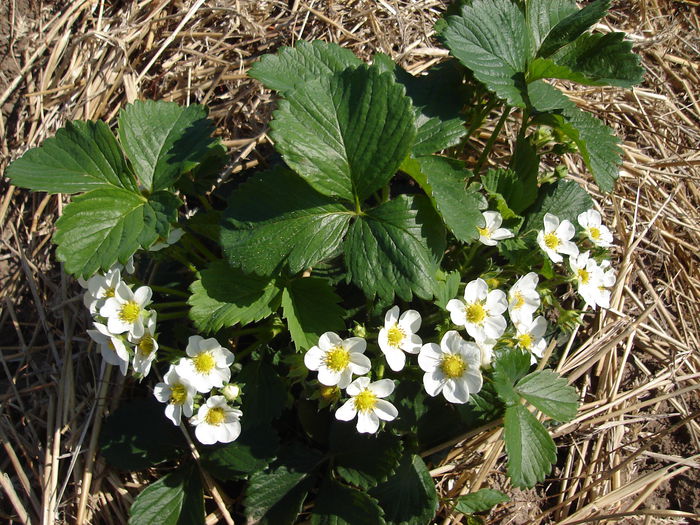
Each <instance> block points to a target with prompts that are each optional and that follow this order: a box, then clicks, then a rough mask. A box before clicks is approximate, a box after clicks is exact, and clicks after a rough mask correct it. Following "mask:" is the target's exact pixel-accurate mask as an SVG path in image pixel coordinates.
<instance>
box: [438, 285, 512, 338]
mask: <svg viewBox="0 0 700 525" xmlns="http://www.w3.org/2000/svg"><path fill="white" fill-rule="evenodd" d="M507 309H508V301H507V299H506V294H505V292H503V291H502V290H491V291H489V287H488V285H487V284H486V281H484V280H483V279H476V280H474V281H471V282H470V283H468V284H467V286H466V287H465V289H464V300H461V299H451V300H450V301H449V302H448V303H447V311H448V312H450V318H451V319H452V322H453V323H454V324H456V325H459V326H464V327H465V328H466V330H467V333H468V334H469V335H470V336H472V337H473V338H474V339H477V340H484V339H498V338H499V337H501V335H503V332H504V331H505V329H506V319H505V317H503V315H502V314H503V312H505V311H506V310H507Z"/></svg>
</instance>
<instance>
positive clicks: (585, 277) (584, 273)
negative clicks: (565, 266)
mask: <svg viewBox="0 0 700 525" xmlns="http://www.w3.org/2000/svg"><path fill="white" fill-rule="evenodd" d="M576 275H577V277H578V280H579V281H580V282H581V284H588V281H589V280H590V278H591V274H590V273H589V272H588V270H586V269H585V268H579V270H578V271H577V272H576Z"/></svg>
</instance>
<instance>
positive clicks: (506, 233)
mask: <svg viewBox="0 0 700 525" xmlns="http://www.w3.org/2000/svg"><path fill="white" fill-rule="evenodd" d="M513 237H514V235H513V232H512V231H510V230H508V229H506V228H498V229H497V230H496V231H495V232H493V233H492V234H491V238H492V239H494V240H496V241H502V240H504V239H511V238H513Z"/></svg>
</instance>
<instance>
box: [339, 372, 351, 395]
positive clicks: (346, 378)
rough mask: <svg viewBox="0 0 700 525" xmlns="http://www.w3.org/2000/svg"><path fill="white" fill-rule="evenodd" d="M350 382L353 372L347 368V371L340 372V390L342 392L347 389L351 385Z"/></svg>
mask: <svg viewBox="0 0 700 525" xmlns="http://www.w3.org/2000/svg"><path fill="white" fill-rule="evenodd" d="M350 381H352V370H350V368H346V369H345V370H343V371H342V372H340V378H339V379H338V388H340V389H341V390H342V389H344V388H347V387H348V385H349V384H350Z"/></svg>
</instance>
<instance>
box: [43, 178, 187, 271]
mask: <svg viewBox="0 0 700 525" xmlns="http://www.w3.org/2000/svg"><path fill="white" fill-rule="evenodd" d="M179 205H180V200H179V199H178V198H177V197H175V196H174V195H173V194H171V193H167V192H159V193H157V194H154V195H151V198H150V200H147V199H146V198H145V197H142V196H141V195H139V194H138V193H133V192H131V191H128V190H124V189H119V188H103V189H97V190H93V191H90V192H88V193H85V194H83V195H80V196H78V197H75V198H74V199H73V202H71V203H70V204H69V205H68V206H66V208H65V210H64V212H63V215H62V216H61V218H60V219H58V221H57V222H56V229H57V231H56V234H55V235H54V242H55V243H56V244H58V250H57V251H56V256H57V258H58V260H60V261H63V262H65V269H66V271H67V272H69V273H72V274H75V275H80V276H82V277H84V278H88V277H90V276H92V275H93V274H94V273H95V272H96V271H98V270H100V269H101V270H108V269H109V268H110V267H111V266H112V265H113V264H114V263H115V262H117V261H119V262H120V263H122V264H125V263H126V261H127V259H128V258H129V257H131V256H132V255H133V254H134V252H136V250H138V249H139V248H148V247H149V246H151V244H153V243H154V242H155V241H156V239H157V238H158V237H165V238H167V237H168V233H169V231H170V223H172V222H175V220H176V219H177V208H178V206H179Z"/></svg>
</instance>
